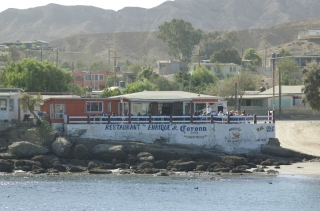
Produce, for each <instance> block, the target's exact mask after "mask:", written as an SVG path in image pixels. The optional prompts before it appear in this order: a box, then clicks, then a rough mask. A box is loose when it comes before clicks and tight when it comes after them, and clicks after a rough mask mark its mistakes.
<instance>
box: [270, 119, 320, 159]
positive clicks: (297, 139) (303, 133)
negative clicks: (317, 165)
mask: <svg viewBox="0 0 320 211" xmlns="http://www.w3.org/2000/svg"><path fill="white" fill-rule="evenodd" d="M276 137H277V138H278V139H279V141H280V144H281V147H283V148H287V149H291V150H294V151H298V152H301V153H305V154H309V155H314V156H318V157H320V120H316V121H310V120H308V121H307V120H306V121H292V120H279V121H276Z"/></svg>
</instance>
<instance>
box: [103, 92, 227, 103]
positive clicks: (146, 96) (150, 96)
mask: <svg viewBox="0 0 320 211" xmlns="http://www.w3.org/2000/svg"><path fill="white" fill-rule="evenodd" d="M109 98H110V99H114V98H116V99H119V98H120V99H121V98H126V99H130V100H131V101H149V102H151V101H161V102H169V101H170V102H172V101H191V100H195V99H223V98H221V97H217V96H211V95H203V94H197V93H191V92H183V91H143V92H136V93H132V94H126V95H118V96H113V97H109Z"/></svg>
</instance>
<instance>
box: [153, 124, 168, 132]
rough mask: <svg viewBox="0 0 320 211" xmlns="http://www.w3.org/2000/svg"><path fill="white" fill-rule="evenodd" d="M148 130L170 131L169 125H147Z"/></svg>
mask: <svg viewBox="0 0 320 211" xmlns="http://www.w3.org/2000/svg"><path fill="white" fill-rule="evenodd" d="M148 130H161V131H165V130H170V125H149V126H148Z"/></svg>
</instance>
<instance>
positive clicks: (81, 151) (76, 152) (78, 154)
mask: <svg viewBox="0 0 320 211" xmlns="http://www.w3.org/2000/svg"><path fill="white" fill-rule="evenodd" d="M87 155H88V148H87V147H86V146H85V145H83V144H78V145H76V146H75V147H74V149H73V153H72V157H73V158H75V159H80V160H82V159H84V158H85V157H87Z"/></svg>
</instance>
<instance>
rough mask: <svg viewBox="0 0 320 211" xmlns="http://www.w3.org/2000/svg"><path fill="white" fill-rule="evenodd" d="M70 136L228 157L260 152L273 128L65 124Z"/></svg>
mask: <svg viewBox="0 0 320 211" xmlns="http://www.w3.org/2000/svg"><path fill="white" fill-rule="evenodd" d="M64 129H65V131H66V132H67V135H69V136H77V137H81V138H86V139H100V140H106V141H107V140H110V141H111V140H114V141H140V142H146V143H154V142H155V141H157V140H159V139H160V140H165V141H166V142H167V143H168V144H191V145H197V146H202V147H206V148H215V149H219V150H222V151H224V152H227V153H248V152H252V151H260V147H261V145H265V144H267V143H268V140H269V138H275V125H274V124H273V123H265V124H66V125H65V128H64Z"/></svg>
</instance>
